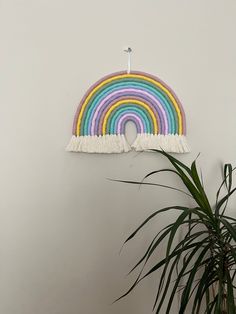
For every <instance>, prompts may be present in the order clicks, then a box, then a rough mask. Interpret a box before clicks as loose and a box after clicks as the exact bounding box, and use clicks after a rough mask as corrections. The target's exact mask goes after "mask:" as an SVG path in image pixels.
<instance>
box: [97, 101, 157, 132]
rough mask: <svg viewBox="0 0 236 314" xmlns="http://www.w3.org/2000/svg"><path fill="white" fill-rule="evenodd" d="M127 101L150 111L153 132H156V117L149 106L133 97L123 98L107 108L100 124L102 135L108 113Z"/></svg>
mask: <svg viewBox="0 0 236 314" xmlns="http://www.w3.org/2000/svg"><path fill="white" fill-rule="evenodd" d="M127 103H132V104H136V105H140V106H142V107H143V108H145V109H146V110H147V111H148V112H149V113H150V115H151V117H152V120H153V126H154V134H158V126H157V121H156V117H155V115H154V113H153V111H152V110H151V109H150V107H149V106H148V105H147V104H145V103H144V102H143V101H139V100H135V99H125V100H120V101H117V102H116V103H115V104H114V105H112V107H111V108H109V110H108V111H107V113H106V114H105V117H104V121H103V125H102V135H105V134H106V127H107V120H108V118H109V115H110V114H111V113H112V111H113V110H115V109H116V108H117V107H119V106H120V105H123V104H127Z"/></svg>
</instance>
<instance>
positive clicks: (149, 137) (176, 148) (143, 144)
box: [131, 134, 190, 153]
mask: <svg viewBox="0 0 236 314" xmlns="http://www.w3.org/2000/svg"><path fill="white" fill-rule="evenodd" d="M131 147H132V148H134V149H135V150H136V151H143V150H148V149H161V150H164V151H165V152H167V153H189V152H190V148H189V146H188V143H187V139H186V136H185V135H178V134H168V135H162V134H158V135H154V134H138V135H137V137H136V139H135V141H134V143H133V144H132V145H131Z"/></svg>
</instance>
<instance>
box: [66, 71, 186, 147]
mask: <svg viewBox="0 0 236 314" xmlns="http://www.w3.org/2000/svg"><path fill="white" fill-rule="evenodd" d="M128 121H133V122H134V123H135V125H136V129H137V137H136V139H135V141H134V143H133V144H132V145H131V146H130V145H129V144H128V142H127V141H126V138H125V126H126V123H127V122H128ZM132 148H133V149H135V150H136V151H142V150H147V149H163V150H165V151H166V152H175V153H185V152H189V147H188V144H187V141H186V122H185V114H184V111H183V108H182V105H181V103H180V101H179V100H178V98H177V96H176V95H175V93H174V92H173V91H172V90H171V88H170V87H168V86H167V85H166V84H165V83H164V82H162V81H161V80H160V79H159V78H157V77H155V76H153V75H150V74H147V73H143V72H137V71H132V72H130V73H127V72H117V73H113V74H110V75H108V76H105V77H104V78H102V79H101V80H99V81H98V82H97V83H95V84H94V85H92V86H91V87H90V89H89V90H88V91H87V93H86V94H85V95H84V97H83V99H82V100H81V102H80V105H79V106H78V109H77V112H76V115H75V118H74V124H73V135H72V138H71V140H70V143H69V145H68V146H67V150H68V151H75V152H86V153H121V152H127V151H129V150H131V149H132Z"/></svg>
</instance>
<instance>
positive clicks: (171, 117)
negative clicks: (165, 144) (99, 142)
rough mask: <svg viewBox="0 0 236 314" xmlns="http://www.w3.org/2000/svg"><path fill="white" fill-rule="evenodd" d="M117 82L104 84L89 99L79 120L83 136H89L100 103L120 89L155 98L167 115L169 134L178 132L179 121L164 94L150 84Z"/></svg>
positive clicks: (128, 81)
mask: <svg viewBox="0 0 236 314" xmlns="http://www.w3.org/2000/svg"><path fill="white" fill-rule="evenodd" d="M117 81H118V82H117ZM117 81H115V82H112V83H108V84H106V85H105V86H103V87H102V88H100V89H99V90H98V91H97V92H96V93H95V94H94V95H93V97H92V98H91V99H90V101H89V103H88V104H87V106H86V108H85V110H84V113H83V117H84V119H82V120H81V133H82V134H83V135H89V134H90V130H89V126H90V123H91V119H92V117H93V114H94V112H95V110H96V107H97V105H98V104H99V103H100V101H101V100H102V99H103V98H105V97H106V96H108V95H109V94H110V93H111V92H113V91H118V90H121V89H122V88H140V89H142V90H144V91H148V92H149V93H150V94H151V95H153V96H154V97H156V98H157V99H158V100H159V101H160V102H161V104H162V107H163V108H164V109H165V112H166V113H167V121H168V130H169V133H172V134H175V133H177V132H178V128H179V125H178V122H179V121H178V117H177V112H176V110H175V108H174V106H173V104H172V103H171V102H170V101H169V99H168V97H167V95H166V94H164V93H163V92H162V91H160V90H159V89H158V88H157V87H156V86H153V84H152V83H146V82H144V81H141V80H137V79H124V78H123V79H119V80H117Z"/></svg>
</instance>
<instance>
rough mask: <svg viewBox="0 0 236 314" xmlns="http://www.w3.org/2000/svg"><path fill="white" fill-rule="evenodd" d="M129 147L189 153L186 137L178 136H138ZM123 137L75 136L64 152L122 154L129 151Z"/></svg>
mask: <svg viewBox="0 0 236 314" xmlns="http://www.w3.org/2000/svg"><path fill="white" fill-rule="evenodd" d="M131 147H132V148H133V149H134V150H136V151H143V150H150V149H162V150H164V151H165V152H168V153H188V152H190V149H189V146H188V144H187V140H186V137H185V136H184V135H178V134H168V135H161V134H160V135H154V134H138V135H137V137H136V139H135V141H134V143H133V144H132V145H131ZM131 147H130V145H129V143H128V142H127V141H126V138H125V136H124V135H113V134H112V135H103V136H101V135H100V136H97V135H94V136H90V135H85V136H75V135H73V136H72V138H71V140H70V143H69V145H68V146H67V148H66V150H67V151H70V152H84V153H106V154H109V153H123V152H128V151H130V150H131Z"/></svg>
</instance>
